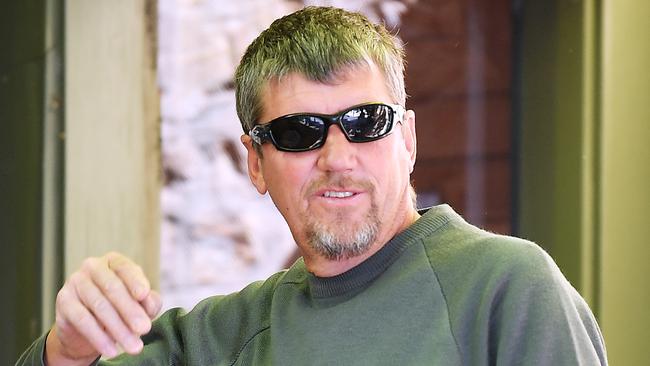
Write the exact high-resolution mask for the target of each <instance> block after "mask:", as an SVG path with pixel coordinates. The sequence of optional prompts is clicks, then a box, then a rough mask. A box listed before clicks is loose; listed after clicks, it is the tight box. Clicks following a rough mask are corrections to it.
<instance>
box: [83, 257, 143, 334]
mask: <svg viewBox="0 0 650 366" xmlns="http://www.w3.org/2000/svg"><path fill="white" fill-rule="evenodd" d="M91 278H92V282H93V283H94V284H95V285H96V287H97V288H99V290H100V291H101V293H102V294H103V297H105V298H107V299H108V300H109V302H110V304H112V307H114V308H115V309H116V310H117V312H118V313H119V315H120V317H121V318H122V319H124V321H125V322H126V324H127V325H128V327H129V328H130V329H131V330H132V331H133V332H135V333H137V334H145V333H147V332H148V331H149V329H151V319H149V316H148V315H147V313H146V311H145V309H144V308H143V307H142V305H140V303H139V302H138V301H137V300H136V299H134V298H133V297H132V296H131V293H130V292H129V291H128V290H127V288H126V286H125V285H124V282H123V281H122V279H121V278H119V277H117V275H116V274H115V273H114V272H113V271H111V270H99V269H97V270H94V271H91Z"/></svg>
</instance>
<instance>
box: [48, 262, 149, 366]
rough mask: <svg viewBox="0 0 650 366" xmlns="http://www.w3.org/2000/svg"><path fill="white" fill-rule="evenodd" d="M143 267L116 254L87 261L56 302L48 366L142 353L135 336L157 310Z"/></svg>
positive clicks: (143, 332)
mask: <svg viewBox="0 0 650 366" xmlns="http://www.w3.org/2000/svg"><path fill="white" fill-rule="evenodd" d="M160 306H161V302H160V296H159V295H158V293H156V292H155V291H153V290H151V287H150V284H149V281H148V280H147V278H146V277H145V275H144V273H143V272H142V269H141V268H140V267H139V266H138V265H136V264H135V263H133V262H132V261H131V260H130V259H129V258H127V257H125V256H123V255H121V254H119V253H108V254H106V255H104V256H103V257H100V258H88V259H86V260H85V261H84V263H83V265H82V267H81V269H79V270H78V271H77V272H75V273H73V274H72V275H71V276H70V278H69V279H68V281H66V283H65V285H64V286H63V288H61V290H60V291H59V294H58V295H57V298H56V324H55V325H54V327H53V328H52V330H51V331H50V333H49V334H48V336H47V341H46V351H45V360H46V363H47V365H50V366H53V365H76V364H79V365H88V364H90V363H91V362H92V361H94V360H95V358H97V357H98V356H99V355H105V356H108V357H114V356H117V354H118V353H119V351H118V346H119V347H121V348H122V349H124V351H126V352H127V353H130V354H137V353H139V352H140V351H142V347H143V344H142V341H141V340H140V336H141V335H143V334H145V333H147V332H148V331H149V330H150V329H151V319H153V318H154V317H155V316H156V314H158V311H160Z"/></svg>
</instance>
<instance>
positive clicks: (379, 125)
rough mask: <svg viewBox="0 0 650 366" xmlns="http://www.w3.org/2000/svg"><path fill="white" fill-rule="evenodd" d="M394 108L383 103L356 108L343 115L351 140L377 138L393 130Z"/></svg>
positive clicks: (361, 140) (342, 118)
mask: <svg viewBox="0 0 650 366" xmlns="http://www.w3.org/2000/svg"><path fill="white" fill-rule="evenodd" d="M392 117H393V110H392V109H391V108H390V107H389V106H387V105H383V104H371V105H365V106H361V107H358V108H354V109H351V110H349V111H348V112H346V113H345V114H344V115H343V116H342V117H341V124H342V125H343V126H344V127H345V133H346V134H347V135H348V137H349V138H350V140H352V141H356V142H363V141H372V140H377V139H379V138H381V137H383V136H385V135H386V134H387V133H388V132H390V130H391V126H392V122H393V118H392Z"/></svg>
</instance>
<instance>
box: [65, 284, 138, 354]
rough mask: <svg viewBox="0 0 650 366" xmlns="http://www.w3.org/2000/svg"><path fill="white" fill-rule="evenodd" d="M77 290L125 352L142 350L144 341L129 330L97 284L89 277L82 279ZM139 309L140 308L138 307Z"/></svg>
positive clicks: (95, 316) (83, 301)
mask: <svg viewBox="0 0 650 366" xmlns="http://www.w3.org/2000/svg"><path fill="white" fill-rule="evenodd" d="M76 288H77V295H78V297H79V299H80V300H81V301H82V303H83V304H84V305H85V306H86V308H87V309H88V310H90V312H91V313H92V314H93V315H94V318H95V319H97V321H98V322H99V323H100V324H101V325H102V326H103V327H104V328H106V330H107V331H108V333H109V334H110V335H111V337H112V338H113V339H114V340H115V341H116V342H117V343H119V344H120V345H121V346H122V348H124V350H125V351H127V352H128V353H138V352H140V351H141V350H142V347H143V344H142V340H140V338H139V337H138V336H137V335H136V334H134V333H133V332H132V330H131V329H129V327H128V325H127V324H126V323H125V322H124V321H123V319H122V317H121V316H120V314H118V311H117V310H116V309H115V307H114V306H113V303H112V302H111V301H110V300H109V299H108V298H106V297H105V296H104V294H103V293H102V291H101V290H100V289H99V288H97V286H95V283H93V282H92V281H91V280H90V279H88V278H87V277H80V278H79V279H78V280H77V284H76ZM131 301H133V300H131ZM138 307H140V306H139V305H138Z"/></svg>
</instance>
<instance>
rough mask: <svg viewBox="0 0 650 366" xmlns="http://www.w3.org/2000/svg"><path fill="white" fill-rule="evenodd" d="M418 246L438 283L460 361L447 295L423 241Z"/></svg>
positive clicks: (459, 351)
mask: <svg viewBox="0 0 650 366" xmlns="http://www.w3.org/2000/svg"><path fill="white" fill-rule="evenodd" d="M420 245H421V246H422V250H424V254H425V255H426V257H427V261H428V262H429V268H431V273H433V277H434V278H435V279H436V282H437V283H438V287H440V292H441V293H442V298H443V300H444V301H445V307H446V308H447V321H448V323H449V331H450V332H451V337H452V338H453V339H454V344H455V345H456V349H457V351H458V357H459V358H460V360H461V361H462V359H463V353H462V351H461V349H460V344H458V338H457V337H456V334H455V333H454V326H453V324H452V323H451V309H450V308H449V301H448V300H447V294H446V293H445V289H444V288H443V287H442V283H441V282H440V278H439V277H438V273H437V272H436V270H435V269H434V268H433V263H432V262H431V258H430V257H429V253H428V252H427V248H426V246H425V245H424V240H422V239H420ZM461 364H462V362H461Z"/></svg>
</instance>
